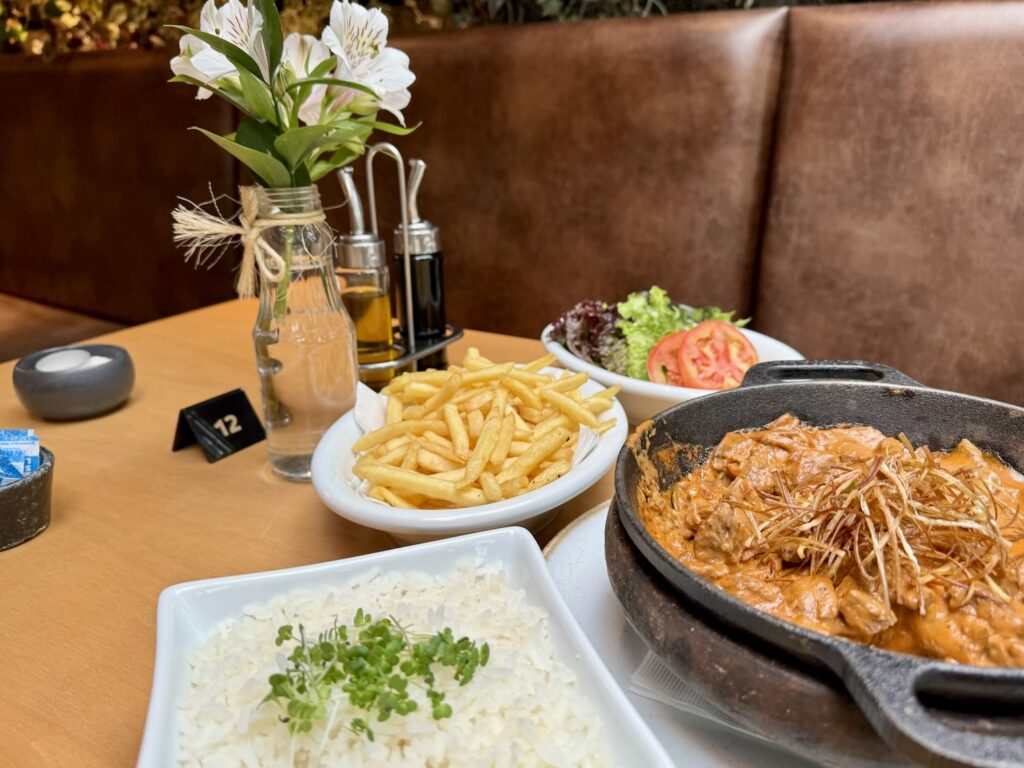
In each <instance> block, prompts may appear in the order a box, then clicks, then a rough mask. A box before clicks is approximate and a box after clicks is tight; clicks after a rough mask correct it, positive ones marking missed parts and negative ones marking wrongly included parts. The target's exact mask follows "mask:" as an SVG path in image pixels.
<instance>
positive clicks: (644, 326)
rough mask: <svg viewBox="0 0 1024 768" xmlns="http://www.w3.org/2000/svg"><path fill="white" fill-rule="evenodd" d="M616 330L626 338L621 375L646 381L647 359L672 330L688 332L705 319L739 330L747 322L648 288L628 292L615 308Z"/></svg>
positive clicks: (660, 289)
mask: <svg viewBox="0 0 1024 768" xmlns="http://www.w3.org/2000/svg"><path fill="white" fill-rule="evenodd" d="M618 310H619V315H620V316H621V319H620V320H619V322H618V327H619V330H620V331H622V334H623V336H624V337H625V339H626V365H625V367H626V370H625V374H626V375H627V376H631V377H632V378H634V379H645V380H646V379H647V356H648V355H649V354H650V353H651V350H652V349H653V348H654V345H655V344H657V343H658V342H659V341H660V340H661V339H662V338H664V337H665V336H667V335H668V334H670V333H675V332H676V331H688V330H689V329H690V328H693V326H695V325H697V323H701V322H703V321H705V320H724V321H725V322H727V323H732V324H733V325H735V326H738V327H741V326H744V325H746V324H747V323H748V322H749V319H745V320H733V319H732V316H733V313H732V312H723V311H722V310H720V309H719V308H718V307H701V308H693V307H687V306H684V305H682V304H675V303H673V301H672V299H670V298H669V295H668V292H667V291H666V290H665V289H664V288H659V287H658V286H656V285H655V286H652V287H651V289H650V290H649V291H639V292H637V293H631V294H629V296H628V297H627V298H626V300H625V301H623V302H620V303H619V305H618Z"/></svg>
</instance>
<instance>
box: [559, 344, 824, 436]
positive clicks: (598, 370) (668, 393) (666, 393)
mask: <svg viewBox="0 0 1024 768" xmlns="http://www.w3.org/2000/svg"><path fill="white" fill-rule="evenodd" d="M552 328H553V326H552V325H548V326H547V327H546V328H545V329H544V332H543V333H542V334H541V336H540V340H541V343H543V344H544V349H546V350H547V351H548V352H550V353H551V354H553V355H554V356H555V357H556V358H557V360H558V362H559V363H560V364H561V365H563V366H565V367H566V368H568V369H569V370H571V371H582V372H583V373H586V374H587V375H588V376H589V377H590V378H591V379H593V380H594V381H598V382H600V383H602V384H604V385H605V386H606V387H612V386H615V385H616V384H618V385H619V386H620V387H622V391H621V392H619V394H618V398H619V400H621V401H622V406H623V408H625V410H626V415H627V416H628V417H629V423H630V424H639V423H640V422H642V421H646V420H647V419H649V418H651V417H652V416H654V415H655V414H657V413H661V412H662V411H664V410H665V409H666V408H669V407H670V406H673V405H676V404H677V403H681V402H683V401H685V400H692V399H693V398H695V397H700V396H701V395H709V394H711V393H712V392H714V391H715V390H713V389H694V388H692V387H676V386H673V385H671V384H657V383H655V382H653V381H644V380H642V379H633V378H630V377H629V376H623V375H622V374H619V373H613V372H612V371H609V370H608V369H607V368H602V367H601V366H599V365H594V364H593V363H590V362H587V361H586V360H583V359H582V358H579V357H576V355H574V354H573V353H572V352H570V351H569V350H568V349H566V348H565V347H564V346H563V345H562V344H559V343H558V342H557V341H555V340H554V339H552V338H551V330H552ZM738 330H739V331H740V333H742V334H743V335H744V336H746V337H747V339H749V340H750V343H751V344H753V345H754V349H755V350H756V351H757V360H758V362H760V363H766V362H768V361H770V360H803V359H804V356H803V355H801V354H800V353H799V352H797V351H796V350H795V349H793V348H792V347H791V346H789V345H788V344H783V343H782V342H781V341H779V340H777V339H773V338H772V337H771V336H765V335H764V334H763V333H758V332H757V331H751V330H747V329H746V328H740V329H738Z"/></svg>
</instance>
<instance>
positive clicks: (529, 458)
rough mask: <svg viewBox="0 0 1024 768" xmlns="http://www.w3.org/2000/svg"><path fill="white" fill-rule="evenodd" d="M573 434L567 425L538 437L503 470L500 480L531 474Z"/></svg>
mask: <svg viewBox="0 0 1024 768" xmlns="http://www.w3.org/2000/svg"><path fill="white" fill-rule="evenodd" d="M571 434H572V433H570V432H569V430H568V429H566V428H565V427H558V428H557V429H553V430H551V431H550V432H548V433H547V434H546V435H543V436H541V437H539V438H537V439H536V440H535V441H534V442H533V444H532V445H531V446H530V447H529V448H528V449H526V451H524V452H523V454H522V455H521V456H519V457H518V458H517V459H516V460H515V461H514V462H512V465H511V466H510V467H508V468H507V469H503V470H502V471H501V474H499V475H498V477H497V480H498V482H499V483H504V482H505V481H506V480H511V479H512V478H513V477H525V476H527V475H529V474H530V473H531V472H532V471H533V470H534V468H535V467H536V466H537V465H538V464H540V463H541V462H542V461H544V459H546V458H547V457H548V456H550V455H551V454H552V453H554V452H555V451H557V450H558V449H559V448H561V447H562V446H563V445H564V444H565V443H566V441H568V439H569V437H570V436H571Z"/></svg>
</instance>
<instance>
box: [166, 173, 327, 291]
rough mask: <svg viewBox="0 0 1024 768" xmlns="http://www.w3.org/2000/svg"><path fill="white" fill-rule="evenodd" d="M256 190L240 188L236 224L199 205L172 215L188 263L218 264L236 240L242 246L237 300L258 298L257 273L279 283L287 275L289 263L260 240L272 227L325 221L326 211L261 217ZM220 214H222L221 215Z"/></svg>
mask: <svg viewBox="0 0 1024 768" xmlns="http://www.w3.org/2000/svg"><path fill="white" fill-rule="evenodd" d="M256 190H257V187H239V188H238V191H239V194H240V196H241V201H242V207H241V208H240V209H239V211H238V215H237V217H236V218H235V220H234V221H231V220H228V219H225V218H224V217H222V216H220V215H214V214H212V213H208V212H207V211H204V210H203V209H202V208H201V207H199V206H198V205H194V204H193V206H192V207H191V208H188V207H186V206H184V205H179V206H178V207H177V208H175V209H174V211H173V212H172V213H171V216H172V217H173V218H174V242H175V243H176V244H177V245H178V246H179V247H183V248H184V249H185V260H186V261H188V260H189V259H193V258H194V259H195V260H196V263H197V264H199V265H205V264H208V263H209V264H210V265H211V266H212V264H213V263H216V260H217V259H219V258H220V256H221V254H222V253H223V251H224V249H225V248H227V247H228V246H229V245H231V243H232V242H233V241H234V240H235V239H236V238H237V239H238V242H240V243H241V244H242V263H241V265H240V266H239V268H238V280H237V282H236V284H235V289H236V290H237V291H238V298H240V299H246V298H250V297H252V296H255V295H256V288H257V279H256V275H257V272H258V273H259V274H260V275H262V277H263V279H264V280H266V281H268V282H271V283H276V282H278V281H279V280H281V278H283V277H284V276H285V271H286V270H287V269H288V264H287V262H285V260H284V259H283V258H282V257H281V255H280V254H279V253H278V252H277V251H275V250H274V249H273V248H272V247H271V246H270V245H268V244H267V242H266V241H265V240H264V239H263V238H262V237H261V235H262V234H263V231H264V230H266V229H272V228H273V227H287V226H303V225H306V224H319V223H320V222H322V221H325V220H326V217H325V216H324V212H323V211H310V212H306V213H276V214H274V215H272V216H260V215H259V203H258V200H257V196H256V195H257V193H256ZM218 214H219V212H218Z"/></svg>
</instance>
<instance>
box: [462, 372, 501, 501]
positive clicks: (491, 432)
mask: <svg viewBox="0 0 1024 768" xmlns="http://www.w3.org/2000/svg"><path fill="white" fill-rule="evenodd" d="M507 400H508V394H507V393H506V392H505V391H504V390H498V394H497V395H495V397H494V403H492V404H491V412H490V413H488V414H487V418H486V419H485V420H484V424H483V426H482V427H481V428H480V437H479V438H478V439H477V441H476V447H475V448H473V454H472V455H471V456H470V457H469V461H467V462H466V474H465V476H464V477H463V478H462V481H461V482H460V483H459V487H460V488H464V487H466V486H467V485H472V484H473V483H475V482H476V479H477V478H478V477H480V473H481V472H483V471H484V469H485V468H486V467H487V464H488V463H489V462H490V460H491V455H492V454H493V453H494V449H495V447H496V446H497V444H498V437H499V435H500V434H501V430H502V424H503V421H504V415H505V405H506V403H507Z"/></svg>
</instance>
